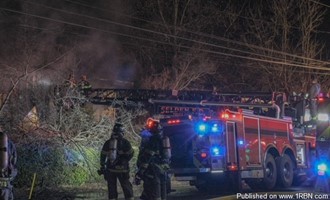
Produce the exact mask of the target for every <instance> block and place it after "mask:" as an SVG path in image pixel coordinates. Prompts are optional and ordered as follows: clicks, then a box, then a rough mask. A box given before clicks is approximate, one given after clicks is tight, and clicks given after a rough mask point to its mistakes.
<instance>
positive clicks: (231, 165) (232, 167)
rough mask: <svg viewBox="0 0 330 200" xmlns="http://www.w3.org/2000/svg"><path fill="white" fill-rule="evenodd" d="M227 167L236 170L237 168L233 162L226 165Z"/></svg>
mask: <svg viewBox="0 0 330 200" xmlns="http://www.w3.org/2000/svg"><path fill="white" fill-rule="evenodd" d="M227 168H228V170H229V171H237V170H238V167H237V165H236V164H233V163H232V164H230V165H228V166H227Z"/></svg>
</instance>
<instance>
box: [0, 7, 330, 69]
mask: <svg viewBox="0 0 330 200" xmlns="http://www.w3.org/2000/svg"><path fill="white" fill-rule="evenodd" d="M0 9H2V10H6V11H9V12H13V13H19V14H22V15H27V16H31V17H36V18H40V19H44V20H48V21H53V22H57V23H63V24H67V25H71V26H77V27H81V28H86V29H92V30H97V31H101V32H105V33H110V34H116V35H121V36H125V37H131V38H135V39H141V40H146V41H149V42H156V43H162V44H166V45H168V43H164V42H160V41H157V40H152V39H147V38H141V37H137V36H132V35H127V34H123V33H117V32H113V31H107V30H102V29H98V28H95V27H90V26H86V25H81V24H76V23H72V22H66V21H63V20H57V19H52V18H48V17H44V16H39V15H34V14H30V13H25V12H21V11H17V10H12V9H8V8H2V7H0ZM181 47H182V48H185V49H188V50H189V49H194V50H200V51H202V52H207V53H213V54H218V55H223V56H230V57H236V58H242V59H248V60H253V61H259V62H266V63H272V64H279V65H286V66H292V67H302V68H308V69H315V70H325V71H330V68H325V67H316V66H314V67H312V66H306V65H299V64H293V63H286V62H279V61H270V60H263V59H259V58H252V57H248V56H240V55H236V54H230V53H223V52H217V51H212V50H208V49H196V48H192V47H189V46H184V45H181Z"/></svg>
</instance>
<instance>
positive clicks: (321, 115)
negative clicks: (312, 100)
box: [317, 113, 329, 122]
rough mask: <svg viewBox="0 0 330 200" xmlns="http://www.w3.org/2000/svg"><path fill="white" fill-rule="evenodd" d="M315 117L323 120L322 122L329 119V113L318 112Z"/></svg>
mask: <svg viewBox="0 0 330 200" xmlns="http://www.w3.org/2000/svg"><path fill="white" fill-rule="evenodd" d="M317 119H318V120H319V121H323V122H326V121H329V115H328V114H325V113H319V114H318V115H317Z"/></svg>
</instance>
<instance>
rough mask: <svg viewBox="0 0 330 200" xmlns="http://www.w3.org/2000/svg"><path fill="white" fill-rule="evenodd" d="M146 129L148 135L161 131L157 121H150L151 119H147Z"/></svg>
mask: <svg viewBox="0 0 330 200" xmlns="http://www.w3.org/2000/svg"><path fill="white" fill-rule="evenodd" d="M146 129H147V130H148V131H149V132H150V133H160V132H161V131H162V127H161V125H160V123H159V121H158V120H155V119H152V118H148V120H147V125H146Z"/></svg>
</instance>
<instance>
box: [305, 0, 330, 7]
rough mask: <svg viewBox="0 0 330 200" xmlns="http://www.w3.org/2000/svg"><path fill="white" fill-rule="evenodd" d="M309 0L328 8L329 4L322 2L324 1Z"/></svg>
mask: <svg viewBox="0 0 330 200" xmlns="http://www.w3.org/2000/svg"><path fill="white" fill-rule="evenodd" d="M309 1H310V2H313V3H316V4H319V5H321V6H324V7H327V8H330V6H329V5H327V4H324V3H321V2H319V1H315V0H309Z"/></svg>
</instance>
